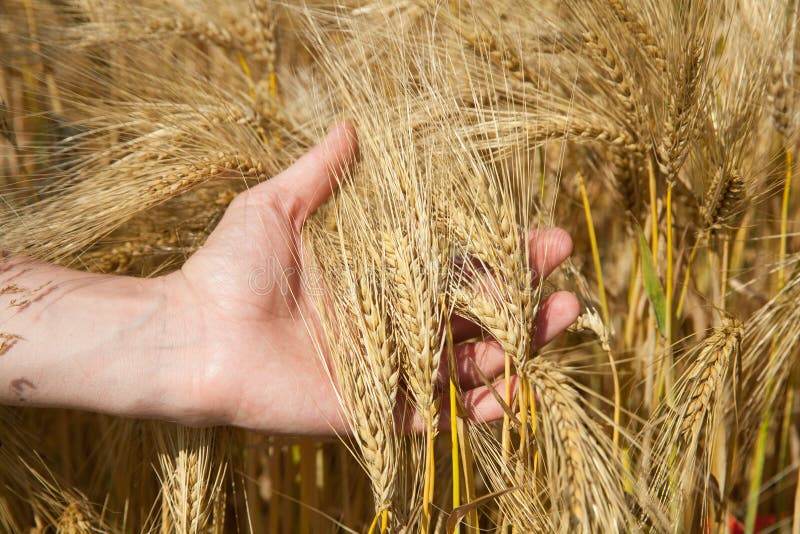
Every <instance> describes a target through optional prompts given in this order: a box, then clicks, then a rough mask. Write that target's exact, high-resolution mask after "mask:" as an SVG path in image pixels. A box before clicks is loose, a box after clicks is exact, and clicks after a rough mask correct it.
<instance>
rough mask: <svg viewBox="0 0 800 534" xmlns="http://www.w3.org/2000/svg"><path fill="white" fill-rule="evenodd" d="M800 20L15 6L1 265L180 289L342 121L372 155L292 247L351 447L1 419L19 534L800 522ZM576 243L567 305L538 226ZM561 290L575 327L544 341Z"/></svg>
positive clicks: (252, 6) (4, 127)
mask: <svg viewBox="0 0 800 534" xmlns="http://www.w3.org/2000/svg"><path fill="white" fill-rule="evenodd" d="M799 17H800V6H798V2H797V0H664V1H662V0H540V1H537V0H497V1H493V2H486V1H480V0H449V1H445V0H439V1H437V0H374V1H371V0H329V1H325V0H285V1H277V0H229V1H227V2H223V1H220V0H163V1H156V0H143V1H132V0H106V1H95V0H4V1H3V2H2V3H0V97H2V105H0V134H2V136H1V137H0V199H2V202H0V249H2V250H4V251H10V252H13V253H19V254H23V255H25V256H28V257H32V258H38V259H42V260H47V261H51V262H55V263H59V264H61V265H64V266H68V267H71V268H74V269H81V270H85V271H90V272H98V273H111V274H121V275H131V276H137V277H154V276H158V275H161V274H165V273H169V272H173V271H175V270H177V269H180V268H181V266H182V265H183V263H184V262H185V261H186V259H187V258H189V257H190V256H191V255H192V254H193V253H194V252H195V251H196V250H198V249H199V248H200V247H201V246H202V245H203V243H204V242H205V239H206V238H207V237H208V235H209V234H210V232H211V231H212V230H213V229H214V227H215V226H216V224H217V223H218V222H219V220H220V218H221V217H222V215H223V213H224V212H225V210H226V208H227V207H228V205H229V204H230V203H231V201H232V200H233V199H234V198H235V197H236V195H237V194H239V193H241V192H242V191H245V190H247V189H249V188H251V187H253V186H254V185H256V184H258V183H260V182H263V181H265V180H269V178H270V177H272V176H274V175H276V174H278V173H279V172H280V171H281V170H283V169H284V168H286V167H287V166H288V165H290V164H291V163H292V162H293V161H294V160H296V159H297V158H298V157H300V156H301V155H302V154H303V153H304V152H306V151H307V150H308V149H309V148H311V147H312V146H314V144H315V143H316V142H317V141H318V140H319V139H321V138H322V136H323V134H324V132H325V131H326V130H327V129H328V128H329V127H330V125H332V124H334V123H336V122H337V121H341V120H347V121H350V122H351V123H352V125H353V126H354V127H355V130H356V131H357V134H358V141H359V151H360V155H359V159H358V162H357V163H356V164H355V166H354V167H353V169H352V171H351V172H349V173H347V176H341V180H340V181H341V186H340V189H339V191H338V192H337V193H335V194H334V196H333V197H332V198H331V199H329V200H328V201H327V202H326V203H325V204H324V205H323V206H322V207H321V208H320V209H318V210H317V211H316V212H315V213H314V214H313V216H312V217H311V218H310V219H309V220H308V221H306V224H305V225H304V227H303V229H302V239H303V253H304V255H305V256H304V258H303V261H304V263H305V264H306V265H308V266H310V267H312V268H313V269H314V272H316V273H319V274H320V277H321V281H322V284H323V286H324V287H325V291H324V292H321V293H320V294H319V295H318V298H317V300H316V302H315V313H316V314H317V316H318V318H319V320H320V321H321V324H322V325H323V326H324V329H323V330H324V331H323V332H322V333H321V335H320V339H319V343H320V346H321V347H325V350H324V351H323V350H322V349H320V357H321V358H325V363H326V365H327V366H328V368H329V370H330V374H331V380H332V381H334V382H335V385H336V388H337V393H338V397H339V402H340V404H341V409H342V412H343V413H344V414H345V418H346V428H347V429H348V431H347V432H345V433H342V435H340V436H333V437H326V438H314V437H302V438H293V437H289V436H266V435H261V434H258V433H254V432H248V431H244V430H239V429H234V428H203V429H198V428H186V427H181V426H178V425H174V424H169V423H162V422H155V421H138V420H132V419H124V418H116V417H111V416H105V415H96V414H90V413H82V412H75V411H65V410H54V409H29V408H28V409H26V408H10V407H9V408H2V411H0V421H2V423H1V424H2V434H0V530H2V531H4V532H9V533H23V532H24V533H33V532H37V533H38V532H65V533H84V532H86V533H88V532H162V533H172V532H176V533H189V532H192V533H196V532H214V533H218V532H255V533H262V532H265V533H266V532H269V533H293V532H299V533H303V534H305V533H316V532H368V533H370V534H373V533H378V532H380V533H385V532H426V533H427V532H447V533H453V532H459V533H472V532H476V533H477V532H479V531H480V532H484V531H486V532H492V531H493V532H502V533H511V532H514V533H527V532H559V533H567V532H681V533H684V532H685V533H694V532H696V533H704V534H705V533H739V532H746V533H753V532H786V533H789V532H791V533H798V532H800V484H798V476H800V395H796V394H795V393H796V389H797V388H798V387H800V268H799V266H800V238H799V237H798V232H800V193H798V191H800V186H799V185H798V183H797V179H796V178H795V177H794V174H796V173H794V172H793V169H794V167H795V161H794V155H795V153H796V149H797V148H798V142H800V138H799V137H798V126H800V115H798V109H797V106H796V104H795V101H796V98H795V96H796V94H797V91H798V89H800V35H798V26H799V23H800V18H799ZM553 226H558V227H561V228H564V229H566V230H567V231H568V232H569V234H570V235H571V236H572V241H573V242H574V251H573V254H572V256H571V258H570V259H568V260H567V261H566V262H565V263H564V264H563V265H562V266H561V267H560V268H559V269H557V270H556V272H554V273H553V274H552V275H551V276H550V277H549V278H548V279H547V280H546V281H545V280H541V276H540V275H542V274H543V273H537V272H535V270H533V265H532V264H531V259H530V258H531V250H530V248H531V245H530V244H529V243H528V240H527V239H525V236H527V235H528V233H529V232H531V231H536V230H541V229H543V228H548V227H553ZM0 274H1V272H0ZM3 285H4V284H3V283H2V280H0V286H3ZM556 291H570V292H573V293H574V294H575V295H576V296H577V298H578V301H579V302H580V306H581V309H580V316H579V317H578V320H577V321H576V322H575V323H574V324H573V325H572V326H571V327H570V328H569V331H568V332H567V333H566V334H565V335H563V336H560V337H559V338H557V340H556V341H554V342H553V343H550V344H548V345H546V346H541V344H540V343H538V342H537V339H539V338H538V337H537V332H536V331H535V329H533V328H532V325H533V324H535V321H536V318H537V317H538V316H539V315H541V314H543V313H546V302H547V300H546V299H547V298H548V296H550V295H551V294H553V293H554V292H556ZM0 292H2V290H0ZM453 315H455V316H458V317H460V318H462V319H467V320H469V321H470V322H471V323H473V324H474V325H477V326H478V327H479V328H477V333H476V336H475V337H476V338H483V337H485V338H491V339H493V340H494V341H495V342H496V343H497V344H499V346H500V347H501V348H502V350H503V351H504V353H505V358H506V365H505V371H504V373H502V375H501V376H498V377H494V376H483V375H481V376H480V377H479V379H480V381H482V382H483V383H485V384H486V386H487V389H488V390H489V391H490V392H491V394H492V395H493V396H494V397H495V398H496V399H497V400H498V402H501V405H502V407H503V412H504V414H503V417H502V419H501V420H499V421H496V422H491V423H483V422H479V421H474V420H472V419H470V417H468V414H467V408H466V406H465V402H464V398H463V394H464V388H463V387H462V385H461V384H460V383H459V381H458V379H457V377H454V376H450V377H447V376H445V377H443V376H442V372H441V369H442V368H443V364H444V363H446V362H449V361H451V359H452V358H453V351H454V341H453V335H452V333H453V325H452V324H451V317H452V316H453ZM0 331H2V325H0ZM13 336H14V335H13V333H0V365H2V358H3V355H4V354H5V353H6V351H8V350H10V349H11V348H12V347H13V344H14V341H15V340H14V337H13ZM323 352H326V353H327V355H328V356H324V355H323ZM496 379H499V381H495V380H496ZM266 386H267V385H265V387H266ZM3 387H5V385H3ZM402 404H408V405H409V406H411V407H412V409H413V411H414V412H415V413H416V417H417V418H418V421H416V423H415V424H416V426H417V427H418V430H416V431H410V432H409V431H407V429H406V428H405V426H406V423H407V422H405V421H403V420H398V418H397V417H396V413H397V411H398V406H400V405H402Z"/></svg>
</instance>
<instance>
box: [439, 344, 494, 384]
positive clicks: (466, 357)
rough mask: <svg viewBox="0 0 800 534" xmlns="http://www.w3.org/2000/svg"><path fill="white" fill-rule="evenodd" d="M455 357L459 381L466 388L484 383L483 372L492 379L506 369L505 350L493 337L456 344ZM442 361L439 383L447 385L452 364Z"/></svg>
mask: <svg viewBox="0 0 800 534" xmlns="http://www.w3.org/2000/svg"><path fill="white" fill-rule="evenodd" d="M455 357H456V360H455V363H456V371H457V372H458V383H459V384H460V385H461V387H462V388H464V389H472V388H474V387H475V386H478V385H480V384H482V383H483V382H482V381H481V374H483V376H485V377H488V378H489V379H490V380H492V379H494V378H495V377H496V376H498V375H499V374H500V373H502V372H503V370H504V369H505V360H506V358H505V352H503V348H502V347H501V346H500V344H499V343H498V342H497V341H495V340H493V339H486V340H483V341H475V342H473V343H462V344H460V345H456V346H455ZM442 363H443V364H442V366H441V367H440V369H439V384H440V386H446V385H447V384H448V383H449V381H450V366H449V365H448V364H447V362H442Z"/></svg>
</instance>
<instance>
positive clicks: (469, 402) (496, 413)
mask: <svg viewBox="0 0 800 534" xmlns="http://www.w3.org/2000/svg"><path fill="white" fill-rule="evenodd" d="M509 383H510V384H511V394H512V395H514V394H515V392H516V389H517V377H516V376H512V377H511V380H510V382H509ZM492 388H493V389H494V391H495V393H496V394H497V395H499V396H500V397H501V398H502V399H503V400H504V401H506V402H507V399H506V381H505V379H501V380H498V381H496V382H494V383H493V384H492ZM461 404H462V406H463V407H464V411H465V414H464V415H466V417H467V418H468V419H470V420H471V421H472V422H474V423H490V422H492V421H496V420H498V419H500V418H502V417H503V415H504V414H505V412H504V411H503V407H502V406H501V405H500V403H499V402H497V398H496V397H495V394H494V393H492V391H490V390H489V388H488V387H486V386H480V387H477V388H474V389H471V390H468V391H465V392H464V393H462V395H461ZM395 424H396V425H397V426H396V427H397V428H400V429H402V431H403V432H405V433H415V434H419V433H421V432H424V431H425V423H424V421H423V419H422V416H421V415H420V413H419V411H418V410H415V409H414V408H413V407H412V404H411V402H409V401H408V400H407V399H398V407H397V410H396V412H395ZM439 430H442V431H445V432H446V431H449V430H450V403H449V402H447V398H446V397H445V398H444V399H443V401H442V403H441V405H440V409H439Z"/></svg>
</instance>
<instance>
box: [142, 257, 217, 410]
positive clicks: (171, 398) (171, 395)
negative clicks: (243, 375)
mask: <svg viewBox="0 0 800 534" xmlns="http://www.w3.org/2000/svg"><path fill="white" fill-rule="evenodd" d="M150 282H152V291H153V292H154V293H155V295H156V297H155V298H157V299H158V300H159V301H161V302H162V303H163V305H162V306H161V309H160V311H159V314H158V319H157V320H156V321H154V324H155V327H156V328H157V329H158V330H157V331H156V332H155V336H156V337H157V338H161V339H172V340H173V342H172V348H171V350H170V351H169V353H168V354H163V355H162V356H161V357H160V358H159V362H158V364H157V370H156V375H157V377H158V379H157V390H158V391H157V393H156V394H155V395H156V398H157V399H159V405H158V413H156V414H153V416H154V417H157V418H159V419H165V420H170V421H174V422H177V423H181V424H184V425H189V426H212V425H224V424H228V423H229V421H230V419H231V414H230V412H231V410H230V409H229V406H228V405H227V402H226V401H227V399H228V398H229V395H228V394H227V393H228V390H229V388H227V387H225V385H224V384H223V377H225V376H227V375H229V374H230V369H227V368H226V367H225V364H226V362H227V361H229V359H228V358H227V357H226V356H227V352H226V351H227V350H229V346H228V344H227V343H226V341H225V339H224V335H225V334H226V333H227V329H226V328H225V326H224V325H223V324H220V322H221V320H222V319H221V318H220V317H219V314H216V315H215V314H214V313H212V312H213V311H214V305H213V303H210V302H207V299H205V297H204V296H203V295H202V294H201V293H199V292H198V291H197V290H196V288H195V287H194V286H193V285H192V284H191V283H190V282H189V280H187V278H186V277H185V276H184V274H183V272H182V271H176V272H174V273H171V274H169V275H166V276H162V277H158V278H154V279H152V280H151V281H150Z"/></svg>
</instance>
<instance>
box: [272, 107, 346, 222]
mask: <svg viewBox="0 0 800 534" xmlns="http://www.w3.org/2000/svg"><path fill="white" fill-rule="evenodd" d="M357 156H358V139H357V136H356V131H355V128H354V127H353V125H352V124H351V123H349V122H340V123H338V124H336V125H335V126H334V127H333V128H331V130H330V131H329V132H328V134H327V135H326V136H325V138H324V139H323V140H322V141H320V142H319V144H317V145H316V146H315V147H314V148H312V149H311V150H310V151H308V152H307V153H306V154H305V155H304V156H303V157H301V158H300V159H298V160H297V161H296V162H295V163H294V164H293V165H292V166H291V167H289V168H288V169H286V170H285V171H283V172H282V173H280V174H279V175H277V176H275V177H274V178H273V179H272V180H270V181H269V182H267V184H268V185H269V186H271V187H275V188H276V189H277V190H278V191H280V196H281V198H282V200H283V201H284V207H285V208H286V209H287V210H288V212H289V216H290V218H291V219H292V221H294V222H295V223H296V224H298V225H299V224H302V223H303V221H305V219H306V218H307V217H308V216H309V215H310V214H311V213H313V212H314V210H316V209H317V208H318V207H319V206H320V204H322V203H323V202H325V200H326V199H327V198H328V197H329V196H330V195H331V193H332V192H333V191H334V190H336V188H337V187H338V185H339V181H340V180H341V177H342V176H343V175H344V174H345V173H346V172H347V171H348V170H349V169H350V167H351V166H352V165H353V163H354V162H355V160H356V158H357ZM267 184H265V185H267Z"/></svg>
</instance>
